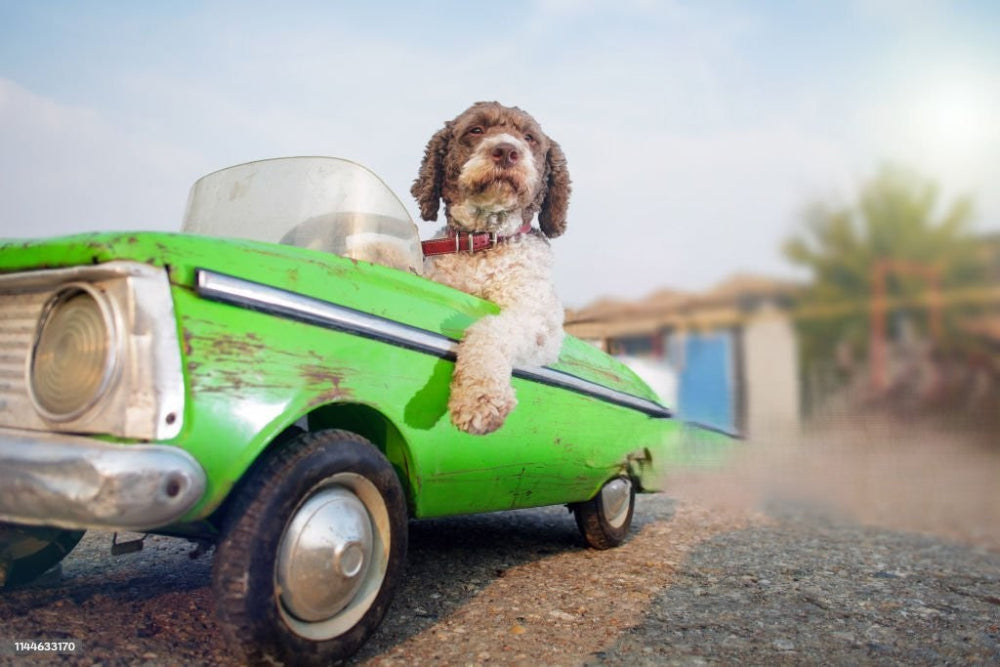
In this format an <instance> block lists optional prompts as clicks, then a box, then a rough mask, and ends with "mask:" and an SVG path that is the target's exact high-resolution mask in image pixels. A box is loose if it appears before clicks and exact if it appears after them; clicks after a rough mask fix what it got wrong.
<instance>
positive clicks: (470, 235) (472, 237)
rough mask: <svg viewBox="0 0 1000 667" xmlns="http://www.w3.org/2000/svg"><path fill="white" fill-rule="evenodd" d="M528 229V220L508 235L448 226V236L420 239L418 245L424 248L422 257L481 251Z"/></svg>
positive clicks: (529, 225) (529, 229)
mask: <svg viewBox="0 0 1000 667" xmlns="http://www.w3.org/2000/svg"><path fill="white" fill-rule="evenodd" d="M529 231H531V223H530V222H526V223H524V224H523V225H521V226H520V228H518V230H517V231H516V232H514V233H513V234H511V235H510V236H498V235H497V234H495V233H493V232H460V231H457V230H455V229H452V228H451V227H449V228H448V236H444V237H442V238H438V239H430V240H428V241H422V242H421V243H420V245H422V246H423V248H424V257H431V256H433V255H450V254H452V253H459V252H470V253H473V252H482V251H483V250H489V249H490V248H495V247H496V246H498V245H499V244H501V243H504V242H505V241H507V240H509V239H512V238H514V237H515V236H520V235H521V234H527V233H528V232H529Z"/></svg>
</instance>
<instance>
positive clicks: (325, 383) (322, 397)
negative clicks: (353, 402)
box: [299, 364, 353, 407]
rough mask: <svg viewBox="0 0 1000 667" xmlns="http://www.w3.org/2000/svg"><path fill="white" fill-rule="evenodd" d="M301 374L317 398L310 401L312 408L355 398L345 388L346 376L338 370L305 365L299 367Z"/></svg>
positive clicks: (316, 365)
mask: <svg viewBox="0 0 1000 667" xmlns="http://www.w3.org/2000/svg"><path fill="white" fill-rule="evenodd" d="M299 374H300V375H301V376H302V379H303V380H305V382H306V385H307V386H308V387H309V389H310V390H311V391H312V392H315V396H314V397H313V399H312V400H311V401H309V406H310V407H314V406H317V405H325V404H327V403H333V402H336V401H343V400H345V399H349V398H351V397H352V396H353V395H352V393H351V391H350V390H349V389H347V388H346V387H344V386H343V383H344V375H343V373H342V372H340V371H339V370H338V369H335V368H331V367H329V366H321V365H318V364H303V365H302V366H300V367H299Z"/></svg>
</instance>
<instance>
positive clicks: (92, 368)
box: [28, 283, 118, 421]
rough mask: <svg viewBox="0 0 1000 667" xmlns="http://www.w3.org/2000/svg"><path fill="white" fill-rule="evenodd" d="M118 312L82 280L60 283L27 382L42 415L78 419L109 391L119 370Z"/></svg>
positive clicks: (48, 307) (39, 333) (47, 307)
mask: <svg viewBox="0 0 1000 667" xmlns="http://www.w3.org/2000/svg"><path fill="white" fill-rule="evenodd" d="M114 315H115V314H114V310H113V309H112V307H111V304H110V303H109V302H108V300H107V299H106V298H105V297H104V295H103V294H102V293H101V292H99V291H98V290H96V289H94V288H93V287H91V286H90V285H86V284H83V283H74V284H72V285H68V286H66V287H64V288H62V289H61V290H59V291H58V292H56V293H55V294H54V295H53V296H52V298H50V299H49V301H48V302H47V303H46V304H45V307H44V308H43V309H42V316H41V318H40V319H39V321H38V330H37V332H36V333H35V344H34V348H33V349H32V354H31V359H30V361H29V364H30V366H29V382H28V387H29V392H30V394H31V399H32V401H33V402H34V404H35V408H36V409H37V410H38V412H39V413H40V414H41V415H42V416H43V417H45V418H47V419H49V420H52V421H68V420H71V419H75V418H77V417H79V416H80V415H82V414H83V413H84V412H86V411H87V410H88V409H89V408H91V407H92V406H93V405H94V404H95V403H96V402H97V401H98V400H100V398H101V396H103V395H104V393H105V392H106V391H107V389H108V387H109V386H110V385H111V382H112V381H113V380H114V378H115V374H116V372H117V370H118V332H117V327H116V326H115V316H114Z"/></svg>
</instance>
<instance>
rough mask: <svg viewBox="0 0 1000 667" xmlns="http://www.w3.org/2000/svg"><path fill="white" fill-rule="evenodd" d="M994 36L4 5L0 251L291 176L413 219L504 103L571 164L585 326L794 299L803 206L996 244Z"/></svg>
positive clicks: (566, 287)
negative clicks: (194, 191) (664, 292)
mask: <svg viewBox="0 0 1000 667" xmlns="http://www.w3.org/2000/svg"><path fill="white" fill-rule="evenodd" d="M997 35H1000V3H997V2H996V1H995V0H982V1H978V2H977V1H971V0H968V1H963V0H955V1H953V2H947V1H944V0H941V1H922V0H843V1H841V2H835V1H834V0H830V1H822V2H821V1H819V0H817V1H810V0H799V1H795V2H793V1H791V0H788V1H785V2H778V1H763V2H761V1H754V2H745V1H740V0H733V1H730V2H726V1H721V0H698V1H695V0H691V1H680V0H675V1H663V2H656V1H654V0H617V1H615V2H610V1H608V2H606V1H604V0H589V1H579V2H573V1H571V0H533V1H532V0H524V1H508V2H483V3H478V2H471V1H465V2H459V1H454V2H430V1H429V2H398V3H396V2H374V1H368V2H361V1H358V2H336V1H333V0H323V1H316V2H295V1H286V2H280V3H279V2H272V3H262V2H237V1H210V0H209V1H204V2H193V1H184V0H170V1H167V0H164V1H162V2H135V1H121V2H110V1H99V0H88V1H80V0H69V1H65V2H60V1H48V0H35V1H27V0H0V236H48V235H54V234H63V233H75V232H82V231H90V230H105V229H122V230H125V229H136V230H138V229H157V230H176V229H178V228H179V225H180V219H181V217H182V214H183V210H184V205H185V203H186V198H187V193H188V188H189V187H190V185H191V184H192V183H193V182H194V181H195V180H196V179H197V178H198V177H200V176H202V175H204V174H206V173H209V172H211V171H215V170H216V169H219V168H222V167H225V166H229V165H232V164H237V163H241V162H246V161H249V160H255V159H260V158H267V157H277V156H286V155H301V154H305V155H336V156H341V157H346V158H350V159H352V160H355V161H358V162H361V163H363V164H365V165H367V166H369V167H371V168H372V169H373V170H374V171H375V172H376V173H378V174H379V175H381V176H382V178H383V179H384V180H385V181H386V182H387V183H388V184H389V185H390V186H391V187H392V188H393V189H394V190H395V191H396V192H397V194H398V195H399V196H400V198H401V199H403V201H404V202H405V203H406V204H407V205H408V206H409V207H410V211H411V214H412V215H413V216H414V218H415V219H416V218H417V212H416V207H415V206H414V205H413V202H412V200H411V197H410V195H409V187H410V183H411V182H412V180H413V178H414V176H415V175H416V170H417V167H418V165H419V161H420V159H421V157H422V155H423V148H424V145H425V143H426V141H427V139H428V138H429V137H430V136H431V134H433V133H434V132H435V131H436V130H437V129H439V128H440V126H441V125H442V123H443V122H444V121H445V120H446V119H449V118H451V117H453V116H455V115H456V114H457V113H458V112H460V111H461V110H462V109H464V108H465V107H466V106H468V105H469V104H470V103H472V102H475V101H477V100H488V99H489V100H492V99H496V100H499V101H501V102H503V103H505V104H510V105H516V106H520V107H522V108H524V109H526V110H527V111H529V112H531V113H532V114H533V115H534V116H535V117H536V118H537V119H538V120H539V121H540V122H541V124H542V127H543V128H544V129H545V130H546V132H547V133H548V134H549V135H551V136H552V137H554V138H555V139H556V140H558V141H559V142H560V143H561V144H562V146H563V148H564V150H565V152H566V155H567V157H568V160H569V167H570V172H571V174H572V177H573V182H574V194H573V198H572V200H571V203H570V217H569V228H568V230H567V233H566V235H565V236H564V237H562V238H560V239H557V240H556V241H554V248H555V251H556V256H557V282H558V288H559V291H560V294H561V295H562V297H563V299H564V301H566V303H567V304H568V305H571V306H581V305H584V304H585V303H587V302H589V301H591V300H593V299H595V298H597V297H599V296H602V295H616V296H631V297H639V296H643V295H645V294H647V293H649V292H651V291H653V290H655V289H657V288H660V287H676V288H687V289H701V288H706V287H708V286H710V285H712V284H713V283H716V282H718V281H720V280H722V279H724V278H725V277H727V276H728V275H730V274H731V273H734V272H737V271H749V272H756V273H764V274H771V275H776V276H788V275H795V274H794V273H793V272H792V268H791V266H790V265H789V264H788V263H787V262H786V261H785V260H784V259H783V257H782V255H781V253H780V249H779V246H780V244H781V241H782V240H783V239H784V238H785V237H787V236H788V235H789V234H790V233H791V232H793V231H794V230H795V229H796V227H797V225H799V224H801V223H800V219H801V212H802V210H803V209H804V208H805V206H806V205H807V204H808V203H809V202H811V201H815V200H817V199H822V200H826V201H849V200H850V199H851V198H852V197H853V195H854V193H855V192H856V190H857V188H858V186H859V185H860V184H861V183H863V182H864V180H865V179H866V178H868V177H870V176H871V175H872V173H873V172H874V171H875V170H876V169H877V168H878V167H879V165H881V164H883V163H885V162H894V163H897V164H901V165H905V166H909V167H912V168H914V169H916V170H918V171H919V172H920V173H922V174H923V175H925V176H927V177H930V178H933V179H935V180H937V181H938V182H940V183H941V184H942V186H943V187H944V194H945V197H946V198H950V197H953V196H954V195H956V194H963V193H967V194H971V195H973V196H974V198H975V201H976V203H977V224H978V227H979V228H980V229H983V230H1000V38H998V37H997ZM437 228H438V225H437V224H436V223H420V229H421V232H422V234H423V235H424V236H425V237H426V236H429V235H431V233H432V232H433V231H435V230H436V229H437Z"/></svg>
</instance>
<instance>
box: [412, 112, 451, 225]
mask: <svg viewBox="0 0 1000 667" xmlns="http://www.w3.org/2000/svg"><path fill="white" fill-rule="evenodd" d="M453 125H454V123H453V122H451V121H449V122H448V123H445V126H444V127H443V128H441V129H440V130H438V132H437V134H435V135H434V136H433V137H431V140H430V141H429V142H427V148H426V149H425V150H424V159H423V162H421V163H420V171H419V172H417V178H416V180H414V181H413V186H412V187H411V188H410V193H411V194H412V195H413V196H414V197H415V198H416V200H417V203H418V204H420V217H421V218H423V219H424V220H437V214H438V207H439V206H440V205H441V185H442V183H444V158H445V155H447V153H448V144H449V143H450V142H451V135H452V127H453Z"/></svg>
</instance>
